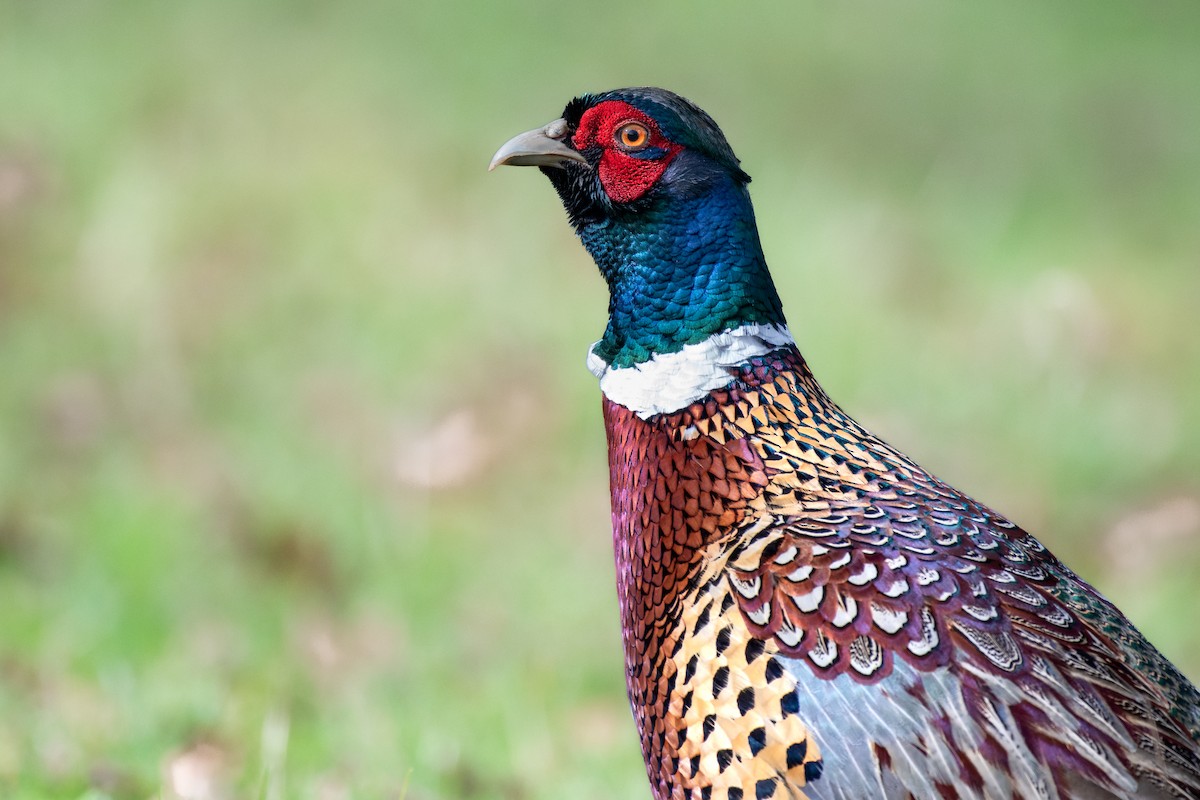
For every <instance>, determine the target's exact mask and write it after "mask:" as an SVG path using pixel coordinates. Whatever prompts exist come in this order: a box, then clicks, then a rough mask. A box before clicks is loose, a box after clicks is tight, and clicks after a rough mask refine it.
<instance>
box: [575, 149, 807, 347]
mask: <svg viewBox="0 0 1200 800" xmlns="http://www.w3.org/2000/svg"><path fill="white" fill-rule="evenodd" d="M687 160H690V159H686V158H680V159H677V162H676V164H674V165H672V166H673V167H682V166H683V162H686V161H687ZM671 171H673V170H668V175H667V176H664V177H665V178H669V177H670V172H671ZM704 177H705V178H706V180H705V181H704V182H703V184H704V185H697V184H696V183H694V182H689V183H686V184H684V185H683V186H681V187H679V188H680V189H682V190H683V191H678V192H670V193H669V194H668V196H666V197H661V198H659V201H658V202H656V203H654V204H653V205H652V206H650V207H649V208H644V209H641V210H640V211H639V213H636V214H621V215H613V216H609V217H607V218H605V219H601V220H594V221H589V222H588V223H586V224H584V225H581V226H580V227H579V236H580V238H581V239H582V240H583V244H584V246H585V247H586V248H587V249H588V252H590V253H591V255H592V257H593V258H594V259H595V261H596V264H597V266H598V267H599V268H600V272H601V274H602V275H603V276H604V279H605V281H606V282H607V283H608V289H609V320H608V327H607V328H606V329H605V331H604V336H603V337H602V338H601V339H600V341H599V342H597V343H596V346H595V347H594V348H593V353H594V354H595V356H596V357H598V358H600V359H602V360H603V361H604V362H606V363H607V365H608V366H610V367H612V368H624V367H631V366H634V365H637V364H642V363H644V362H646V361H648V360H649V359H651V358H652V357H654V356H658V355H665V354H669V353H676V352H679V351H680V350H682V349H683V348H684V346H686V345H691V344H699V343H701V342H703V341H704V340H706V339H708V338H709V337H711V336H713V335H714V334H718V333H721V332H722V331H727V330H732V329H736V328H739V327H741V326H744V325H751V324H758V325H776V326H783V325H784V317H783V309H782V307H781V305H780V302H779V296H778V294H777V293H776V291H775V286H774V283H773V282H772V280H771V275H770V273H769V272H768V270H767V265H766V261H765V259H764V258H763V253H762V247H761V246H760V244H759V239H758V229H757V227H756V226H755V222H754V210H753V208H752V206H751V204H750V195H749V192H748V191H747V190H746V187H745V186H744V185H743V184H742V183H741V182H740V181H738V180H737V179H736V178H734V177H733V176H731V175H729V174H727V173H716V174H714V173H709V174H708V175H706V176H704ZM671 188H676V187H671ZM698 189H699V190H701V191H696V190H698Z"/></svg>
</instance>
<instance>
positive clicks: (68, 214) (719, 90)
mask: <svg viewBox="0 0 1200 800" xmlns="http://www.w3.org/2000/svg"><path fill="white" fill-rule="evenodd" d="M1198 25H1200V11H1198V10H1197V7H1196V6H1195V4H1192V3H1184V2H1178V3H1174V2H1164V3H1156V4H1154V5H1152V6H1137V5H1133V4H1123V3H1102V2H1090V3H1086V4H1084V3H1065V4H1053V5H1046V4H1041V3H1035V2H1014V3H1005V4H990V5H985V4H958V3H948V2H946V3H942V2H917V3H909V4H904V5H903V6H901V5H890V4H871V3H865V2H846V3H839V4H827V3H816V2H799V3H782V2H761V3H754V4H751V5H740V6H733V5H720V6H716V5H712V6H704V5H697V4H690V3H683V2H663V3H659V4H655V5H650V4H644V3H628V2H624V1H623V0H618V2H611V3H605V4H594V3H593V4H586V5H579V6H570V5H567V4H562V3H547V2H535V1H534V0H519V1H518V2H514V3H509V4H492V3H476V4H467V3H441V4H435V3H428V4H417V3H382V2H381V3H373V4H365V3H343V4H338V3H322V2H315V0H308V1H306V2H287V3H285V2H282V1H281V0H264V1H263V2H256V3H253V4H252V3H239V2H234V1H233V0H212V1H211V2H205V3H191V4H185V3H152V2H148V0H130V1H129V2H125V3H121V4H106V3H98V2H84V0H42V2H37V3H25V2H18V1H17V0H0V793H2V794H3V795H4V796H5V797H12V798H42V797H47V798H49V797H55V798H88V800H101V799H102V798H108V797H111V798H118V797H121V798H123V797H174V796H179V797H194V798H202V799H203V798H221V797H264V798H272V799H274V798H283V797H300V798H320V799H321V800H333V799H334V798H348V797H368V798H369V797H388V798H395V797H406V798H411V799H412V800H426V799H427V798H438V797H469V798H512V799H524V798H611V797H628V798H636V797H644V796H645V793H646V792H645V784H644V781H645V778H644V775H643V771H642V767H641V765H640V756H639V754H638V752H637V747H636V742H635V738H634V735H633V729H632V724H631V721H630V720H629V718H628V711H627V709H626V706H625V701H624V697H623V683H622V678H621V660H620V653H619V638H618V631H617V627H616V609H615V602H614V601H615V597H614V591H613V586H612V583H613V580H612V567H611V566H610V564H611V561H610V551H609V542H608V535H609V534H608V520H607V494H606V481H607V471H606V466H605V457H604V440H603V432H602V430H601V425H600V419H599V400H598V396H597V390H596V387H595V385H594V380H593V379H592V377H591V376H590V375H588V374H587V372H586V371H585V370H584V368H583V366H582V362H583V355H584V352H585V349H586V347H587V345H588V344H589V343H590V342H591V341H592V340H593V339H595V338H596V337H597V336H598V335H599V333H600V331H601V330H602V327H603V322H604V319H603V314H604V308H605V297H604V289H603V284H602V282H601V281H600V280H599V278H598V276H597V275H596V274H595V272H594V269H593V268H592V265H591V264H590V262H589V261H588V259H587V257H586V255H585V254H584V253H583V252H582V250H581V249H580V248H579V247H578V245H577V243H576V242H575V241H574V239H573V236H572V234H571V232H570V230H569V229H568V227H567V225H566V224H565V222H564V219H563V214H562V212H561V209H560V208H559V207H558V203H557V200H556V198H555V197H554V195H553V192H552V191H551V190H550V189H549V187H548V186H547V185H546V184H545V181H544V180H543V179H542V178H541V177H540V176H538V175H537V174H536V173H535V172H534V171H532V170H525V171H517V170H503V171H500V172H498V173H495V174H491V175H489V174H487V173H486V172H485V171H484V167H485V166H486V164H487V161H488V158H489V157H490V155H491V153H492V152H493V151H494V150H495V148H496V147H497V146H499V145H500V144H501V143H502V142H503V141H505V140H506V139H507V138H508V137H509V136H511V135H512V134H514V133H516V132H519V131H522V130H526V129H528V128H530V127H532V126H534V125H536V124H540V123H542V122H545V121H547V120H549V119H552V118H553V117H554V116H556V115H557V113H558V112H559V111H560V110H561V108H562V106H563V104H564V103H565V102H566V100H568V99H569V98H570V97H571V96H573V95H574V94H576V93H578V92H581V91H587V90H603V89H607V88H612V87H615V86H620V85H629V84H646V83H649V84H658V85H663V86H667V87H670V88H673V89H675V90H677V91H679V92H681V93H683V94H685V95H688V96H691V97H692V98H693V99H695V100H696V101H698V102H699V103H700V104H701V105H702V106H704V107H705V108H706V109H707V110H709V111H710V112H711V113H712V114H713V115H714V116H715V117H716V119H717V120H718V121H719V122H720V123H721V124H722V126H723V127H724V130H725V131H726V133H727V134H728V136H729V138H730V140H731V141H732V142H733V144H734V146H735V148H736V149H737V151H738V153H739V155H740V156H741V157H742V159H743V162H744V166H745V167H746V168H747V170H748V171H749V172H750V173H751V174H752V175H753V176H754V178H755V181H754V184H753V185H752V191H753V193H754V197H755V200H756V204H757V207H758V210H759V224H760V228H761V230H762V234H763V240H764V246H765V249H766V252H767V254H768V258H769V260H770V262H771V263H772V264H773V265H774V267H775V275H776V278H777V281H778V283H779V288H780V293H781V295H782V296H783V298H784V303H785V306H786V308H787V310H788V312H789V318H790V321H791V325H792V330H793V331H794V332H795V334H796V335H797V338H798V339H799V341H800V342H801V346H802V348H803V349H804V351H805V353H806V355H807V356H808V358H809V360H810V362H811V364H812V365H813V367H814V369H815V370H816V372H817V374H818V375H819V376H821V377H822V379H823V381H824V382H825V384H826V386H827V388H828V389H829V390H830V392H831V393H832V394H833V395H834V396H835V397H836V398H838V399H839V401H840V402H841V403H842V404H843V405H844V406H845V407H846V408H847V409H848V410H850V411H851V412H852V413H854V414H855V415H856V416H858V417H859V418H860V419H861V420H862V421H864V422H865V423H866V424H868V425H869V426H870V427H872V428H874V429H875V430H877V431H879V432H880V433H881V434H882V435H884V436H885V437H886V438H888V439H889V440H891V441H893V442H894V443H896V444H898V445H900V446H901V447H902V448H904V449H906V450H907V451H909V452H910V453H911V454H912V455H913V456H914V457H916V458H918V460H920V461H922V462H923V463H924V464H926V465H927V466H928V467H930V468H931V469H933V470H934V471H935V472H936V473H938V474H940V475H942V476H944V477H946V478H948V479H950V480H951V481H952V482H954V483H955V484H956V485H958V486H960V487H962V488H964V489H966V490H967V491H969V492H971V493H972V494H974V495H976V496H978V497H980V498H981V499H983V500H984V501H985V502H988V503H990V504H992V505H993V506H995V507H997V508H998V509H1000V510H1002V511H1004V512H1006V513H1007V514H1009V515H1010V516H1012V517H1013V518H1015V519H1016V520H1017V521H1019V522H1021V523H1023V524H1024V525H1025V526H1027V527H1028V528H1030V529H1031V530H1033V531H1034V532H1035V533H1037V534H1038V535H1039V536H1040V537H1041V538H1042V539H1043V540H1044V541H1046V542H1047V543H1048V544H1049V545H1050V546H1051V547H1052V548H1053V549H1054V551H1055V552H1056V553H1057V554H1059V555H1060V556H1061V557H1062V558H1063V559H1064V560H1066V561H1068V562H1069V563H1070V564H1071V565H1072V566H1074V567H1075V568H1076V569H1077V570H1078V571H1080V572H1081V573H1082V574H1083V575H1084V576H1086V577H1087V578H1088V579H1090V580H1092V581H1093V582H1095V583H1096V584H1097V585H1098V586H1100V587H1102V589H1103V590H1104V591H1105V592H1106V593H1107V594H1108V595H1109V596H1110V597H1111V598H1113V599H1114V600H1115V601H1116V602H1117V603H1118V604H1120V605H1121V606H1122V607H1123V608H1124V609H1125V610H1126V611H1127V612H1128V613H1129V614H1130V616H1131V617H1132V618H1133V619H1134V620H1135V621H1136V622H1137V624H1138V625H1139V626H1140V627H1142V629H1143V630H1144V631H1145V632H1146V633H1147V634H1148V635H1149V636H1150V638H1151V639H1152V640H1153V641H1155V642H1156V643H1157V644H1158V645H1159V646H1160V647H1161V648H1162V649H1163V650H1164V651H1165V652H1166V653H1167V654H1168V655H1169V656H1170V657H1172V658H1173V659H1174V660H1175V661H1176V662H1177V663H1178V664H1179V665H1180V666H1181V667H1182V668H1183V669H1184V670H1185V672H1187V673H1188V674H1190V675H1191V676H1192V677H1193V678H1196V677H1200V624H1197V612H1196V607H1197V600H1198V597H1200V590H1198V589H1197V588H1196V575H1197V574H1198V572H1197V570H1198V569H1200V543H1198V540H1200V424H1198V421H1200V335H1198V334H1200V323H1198V321H1197V304H1198V300H1200V225H1197V221H1198V220H1200V137H1198V136H1197V130H1200V92H1197V90H1196V87H1197V86H1200V50H1197V48H1196V47H1195V31H1196V30H1197V26H1198Z"/></svg>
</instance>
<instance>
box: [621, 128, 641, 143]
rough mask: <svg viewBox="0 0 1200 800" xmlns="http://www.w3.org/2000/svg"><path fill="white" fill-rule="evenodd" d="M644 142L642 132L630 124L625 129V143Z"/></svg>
mask: <svg viewBox="0 0 1200 800" xmlns="http://www.w3.org/2000/svg"><path fill="white" fill-rule="evenodd" d="M641 143H642V132H641V131H640V130H639V129H637V128H635V127H633V126H632V125H630V126H629V127H628V128H626V129H625V144H630V145H636V144H641Z"/></svg>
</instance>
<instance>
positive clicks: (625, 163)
mask: <svg viewBox="0 0 1200 800" xmlns="http://www.w3.org/2000/svg"><path fill="white" fill-rule="evenodd" d="M629 122H638V123H641V124H642V125H644V126H645V127H646V130H647V131H649V135H650V138H649V142H648V143H647V144H646V145H645V147H643V148H642V149H641V152H628V151H626V150H623V149H622V148H621V147H619V146H618V145H617V141H616V134H617V131H618V130H619V129H620V128H621V126H622V125H624V124H625V123H629ZM571 143H572V144H573V145H574V146H575V149H577V150H580V151H582V150H586V149H588V148H590V147H597V146H598V147H600V148H601V156H600V166H599V173H600V185H601V186H603V187H604V191H605V193H606V194H608V196H609V199H611V200H612V201H613V202H614V203H629V202H632V201H634V200H637V199H638V198H640V197H642V196H643V195H645V194H646V192H648V191H650V188H651V187H653V186H654V184H655V183H657V182H658V179H659V178H661V177H662V174H663V172H665V171H666V169H667V165H668V164H670V163H671V160H672V159H674V158H675V156H676V155H677V154H678V153H679V151H680V150H681V149H682V148H681V147H680V146H679V145H677V144H675V143H674V142H672V141H670V140H669V139H667V138H666V137H665V136H663V135H662V131H660V130H659V129H658V125H656V124H655V122H654V120H653V119H651V118H650V117H649V116H647V115H646V114H644V113H643V112H641V111H639V110H638V109H636V108H634V107H633V106H631V105H629V104H628V103H625V102H622V101H620V100H606V101H604V102H603V103H598V104H596V105H595V106H593V107H591V108H589V109H588V110H587V111H586V112H584V114H583V117H582V118H580V120H579V125H578V127H577V128H576V131H575V136H574V137H573V138H572V140H571Z"/></svg>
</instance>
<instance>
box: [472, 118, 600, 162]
mask: <svg viewBox="0 0 1200 800" xmlns="http://www.w3.org/2000/svg"><path fill="white" fill-rule="evenodd" d="M568 129H569V126H568V125H567V122H566V120H562V119H556V120H554V121H553V122H551V123H548V124H546V125H543V126H542V127H540V128H534V129H533V130H531V131H526V132H525V133H521V134H517V135H516V136H514V137H513V138H511V139H509V140H508V141H507V142H505V143H504V144H503V145H502V146H501V147H500V149H499V150H497V151H496V155H494V156H492V163H491V164H488V172H491V171H492V170H494V169H495V168H496V167H498V166H500V165H502V164H508V165H510V166H513V167H558V168H560V169H561V168H562V167H565V166H566V163H567V162H568V161H576V162H578V163H580V164H587V163H588V162H587V159H586V158H584V157H583V156H581V155H579V153H578V152H577V151H575V150H572V149H571V148H570V147H567V145H566V144H564V143H563V140H564V139H566V138H567V132H568Z"/></svg>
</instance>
